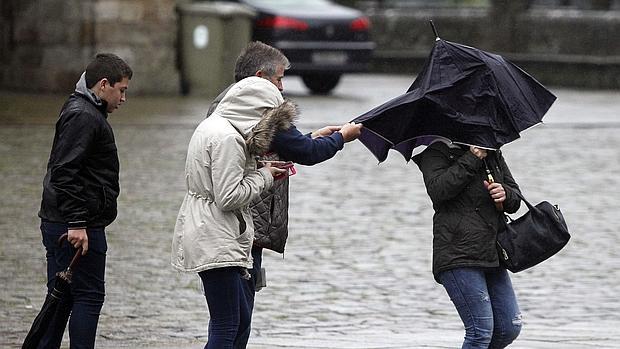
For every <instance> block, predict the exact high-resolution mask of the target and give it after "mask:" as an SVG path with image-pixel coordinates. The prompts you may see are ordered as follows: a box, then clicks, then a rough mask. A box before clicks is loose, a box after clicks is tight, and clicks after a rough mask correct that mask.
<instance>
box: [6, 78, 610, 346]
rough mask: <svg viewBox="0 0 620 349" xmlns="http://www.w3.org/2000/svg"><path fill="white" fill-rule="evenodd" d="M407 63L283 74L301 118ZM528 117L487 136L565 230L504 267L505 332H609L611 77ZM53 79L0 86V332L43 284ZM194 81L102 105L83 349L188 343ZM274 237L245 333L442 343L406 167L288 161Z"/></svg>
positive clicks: (357, 154)
mask: <svg viewBox="0 0 620 349" xmlns="http://www.w3.org/2000/svg"><path fill="white" fill-rule="evenodd" d="M410 82H411V78H409V77H399V76H389V75H359V76H345V77H344V79H343V81H342V84H341V86H339V87H338V88H337V90H336V91H335V94H334V95H332V96H323V97H313V96H309V95H308V94H307V91H306V90H305V88H304V87H303V86H302V85H301V83H300V81H299V80H298V79H297V78H287V79H285V88H286V89H287V90H288V92H289V96H290V97H291V98H293V99H294V100H295V101H297V102H298V103H299V105H300V107H301V110H302V117H301V120H300V121H299V123H298V125H299V127H300V129H302V130H304V131H311V130H313V129H316V128H318V127H321V126H324V125H326V124H341V123H343V122H346V121H348V120H350V119H353V118H354V117H355V116H357V115H359V114H361V113H362V112H365V111H366V110H369V109H370V108H372V107H374V106H375V105H378V104H380V103H382V102H384V101H386V100H388V99H389V98H391V97H393V96H396V95H398V94H399V93H401V92H402V91H404V90H406V88H407V87H408V86H409V84H410ZM553 90H554V92H555V93H556V94H557V95H558V97H559V100H558V101H557V102H556V104H555V105H554V106H553V107H552V109H551V110H550V112H549V114H548V116H547V117H546V118H545V121H546V123H545V124H544V125H541V126H538V127H535V128H533V129H531V130H529V131H527V132H526V133H525V134H524V135H523V138H522V139H521V140H518V141H516V142H513V143H511V144H509V145H507V146H505V147H504V154H505V156H506V158H507V160H508V162H509V164H510V166H511V169H512V171H513V175H514V177H515V178H516V179H517V181H518V182H519V184H520V185H521V186H522V188H523V191H524V194H525V195H526V197H528V198H529V199H530V200H531V201H533V202H538V201H540V200H549V201H551V202H554V203H558V204H560V206H561V208H562V210H563V212H564V215H565V217H566V219H567V221H568V223H569V227H570V230H571V233H572V236H573V237H572V240H571V241H570V243H569V245H568V246H567V247H566V248H565V249H564V250H563V251H561V252H560V253H559V254H558V255H556V256H555V257H553V258H551V259H550V260H548V261H547V262H545V263H543V264H542V265H540V266H538V267H536V268H533V269H531V270H528V271H525V272H523V273H520V274H515V275H513V283H514V287H515V289H516V292H517V296H518V298H519V302H520V306H521V309H522V312H523V315H524V328H523V331H522V333H521V336H520V337H519V338H518V339H517V341H516V342H515V343H514V344H513V345H512V346H511V348H516V349H545V348H567V349H582V348H586V349H587V348H620V301H618V294H619V293H620V281H619V280H620V249H619V248H618V246H619V245H620V237H619V234H618V233H617V220H616V219H615V218H612V217H615V215H616V214H617V213H616V212H617V211H618V206H619V205H618V204H619V203H620V189H619V188H620V177H619V176H618V173H620V161H619V160H620V136H619V135H618V131H619V130H620V119H618V118H619V117H620V116H619V114H620V93H618V92H601V91H599V92H585V91H575V90H566V89H553ZM63 100H64V96H38V95H36V96H35V95H20V94H9V93H6V92H5V93H1V94H0V200H2V202H1V205H0V268H1V273H0V348H16V347H18V346H19V344H20V341H21V340H23V338H24V336H25V333H26V332H27V329H28V327H29V325H30V322H31V321H32V319H33V318H34V316H35V315H36V313H37V311H38V309H39V307H40V306H41V303H42V300H43V297H44V293H45V290H44V286H43V285H44V280H45V262H44V253H43V248H42V245H41V242H40V241H41V240H40V233H39V232H38V220H37V218H36V212H37V209H38V205H39V200H40V195H41V181H42V178H43V174H44V171H45V165H46V160H47V156H48V154H49V148H50V144H51V141H52V137H53V125H54V122H55V118H56V113H57V111H58V110H59V108H60V106H61V104H62V102H63ZM208 102H209V101H207V100H203V99H199V98H152V97H133V96H131V95H130V96H129V102H128V103H127V105H125V106H123V108H121V109H120V110H118V111H117V112H115V113H114V114H112V115H111V117H110V118H111V122H112V124H113V126H114V128H115V132H116V138H117V142H118V147H119V149H120V156H121V170H122V174H121V185H122V193H121V198H120V202H119V206H120V209H121V210H120V214H119V217H118V219H117V221H116V222H115V223H113V224H112V225H111V226H110V227H109V228H108V244H109V251H108V261H109V262H108V269H107V299H106V304H105V306H104V308H103V313H102V316H101V318H100V325H99V332H98V339H97V343H98V348H160V349H163V348H201V347H202V345H204V342H205V340H206V334H207V331H206V329H207V323H208V314H207V310H206V302H205V300H204V297H203V296H202V294H201V291H200V283H199V279H198V278H197V277H195V276H192V275H182V274H178V273H176V272H175V271H173V270H172V268H171V267H170V265H169V253H170V241H171V236H172V229H173V226H174V221H175V217H176V214H177V210H178V207H179V205H180V203H181V199H182V196H183V164H184V159H185V151H186V147H187V143H188V140H189V137H190V136H191V134H192V132H193V129H194V127H195V126H196V125H197V124H198V123H199V122H200V121H201V119H202V117H203V114H204V111H205V110H206V107H207V105H208ZM290 205H291V207H290V231H291V236H290V239H289V243H288V246H287V251H286V253H285V254H284V256H282V255H279V254H276V253H269V252H267V253H266V255H265V258H264V264H265V267H266V268H267V279H268V287H267V288H265V289H264V290H262V291H261V292H260V293H258V295H257V304H256V311H255V315H254V321H253V333H252V337H251V339H250V345H249V348H250V349H267V348H270V349H271V348H303V349H319V348H320V349H327V348H330V349H353V348H355V349H379V348H381V349H384V348H395V349H396V348H457V347H459V346H460V342H461V340H462V335H463V329H462V325H461V322H460V320H459V319H458V317H457V315H456V311H455V310H454V309H453V306H452V304H451V303H450V301H449V299H448V297H447V295H446V294H445V292H444V290H443V288H442V287H441V286H440V285H438V284H436V283H435V282H434V281H433V278H432V276H431V271H430V256H431V217H432V208H431V205H430V200H429V199H428V197H427V195H426V193H425V190H424V185H423V183H422V178H421V174H420V172H419V170H418V169H417V167H416V166H415V164H413V163H409V164H408V163H406V162H405V161H404V159H403V158H402V157H401V156H400V154H398V153H396V152H394V153H392V154H390V156H389V158H388V160H387V161H386V162H385V163H383V164H381V165H377V161H376V160H375V159H374V157H373V156H372V155H371V154H370V152H368V151H367V150H366V149H365V148H364V147H363V146H362V145H361V143H359V142H354V143H350V144H347V145H346V147H345V150H344V151H343V152H340V153H339V154H338V155H337V156H336V157H335V158H334V159H332V160H329V161H327V162H325V163H323V164H319V165H316V166H314V167H304V166H298V174H297V175H295V176H294V177H292V178H291V203H290Z"/></svg>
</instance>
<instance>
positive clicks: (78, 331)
mask: <svg viewBox="0 0 620 349" xmlns="http://www.w3.org/2000/svg"><path fill="white" fill-rule="evenodd" d="M66 232H67V226H66V225H65V224H62V223H51V222H41V234H42V237H43V245H44V246H45V249H46V258H47V289H48V293H49V292H51V291H52V289H53V287H54V283H55V279H56V273H57V272H60V271H63V270H65V269H66V268H67V267H68V266H69V262H70V261H71V258H72V257H73V255H74V254H75V249H74V248H73V247H72V246H71V244H69V243H68V242H66V241H65V242H63V243H62V245H59V244H58V238H60V236H61V235H62V234H64V233H66ZM86 233H87V235H88V253H86V255H84V256H81V257H80V260H79V261H78V262H77V265H76V266H75V267H74V269H73V278H72V282H71V288H70V292H69V293H68V294H65V295H64V297H63V299H62V301H61V302H60V303H59V305H58V310H57V312H56V316H55V317H54V319H53V320H52V322H51V324H50V326H49V328H48V330H47V332H45V335H44V336H43V338H42V339H41V343H40V344H39V348H41V349H43V348H45V349H49V348H60V344H61V342H62V337H63V334H64V332H65V328H66V327H67V321H68V322H69V339H70V342H71V344H70V345H71V349H91V348H94V347H95V337H96V335H97V323H98V322H99V314H100V312H101V307H102V306H103V301H104V298H105V281H104V278H105V262H106V252H107V250H108V245H107V242H106V237H105V229H104V228H88V229H87V230H86Z"/></svg>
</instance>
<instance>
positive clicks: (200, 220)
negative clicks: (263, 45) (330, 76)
mask: <svg viewBox="0 0 620 349" xmlns="http://www.w3.org/2000/svg"><path fill="white" fill-rule="evenodd" d="M294 115H295V106H294V105H293V104H292V103H290V102H285V101H284V100H283V98H282V95H281V94H280V91H278V89H277V88H276V87H275V86H274V85H273V84H272V83H271V82H269V81H268V80H266V79H262V78H259V77H249V78H246V79H243V80H241V81H239V82H238V83H236V84H235V85H234V86H233V87H232V88H231V89H230V90H229V91H228V93H226V95H225V96H224V98H223V99H222V101H221V102H220V104H219V105H218V107H217V109H216V110H215V112H214V113H213V115H212V116H211V117H209V118H207V119H205V120H204V121H202V122H201V123H200V125H198V127H197V128H196V130H195V132H194V134H193V136H192V138H191V140H190V143H189V147H188V151H187V159H186V163H185V180H186V188H187V193H186V194H185V198H184V199H183V203H182V204H181V208H180V210H179V214H178V217H177V221H176V225H175V229H174V236H173V241H172V260H171V262H172V265H173V266H174V267H175V268H176V269H178V270H181V271H186V272H200V271H203V270H208V269H214V268H222V267H233V266H238V267H245V268H251V267H252V256H251V248H252V241H253V239H254V225H253V223H252V216H251V215H250V211H249V208H248V206H249V204H250V202H251V201H252V200H254V199H256V198H257V197H258V196H259V195H260V193H261V192H262V191H263V190H266V189H269V188H270V187H271V186H272V185H273V178H272V176H271V174H270V172H269V170H268V169H266V168H261V169H257V165H256V161H255V156H256V155H260V154H263V153H265V152H266V151H267V150H268V149H269V145H270V144H271V140H272V138H273V135H274V134H275V132H276V131H278V130H286V129H288V128H289V127H290V124H291V121H292V118H293V117H294Z"/></svg>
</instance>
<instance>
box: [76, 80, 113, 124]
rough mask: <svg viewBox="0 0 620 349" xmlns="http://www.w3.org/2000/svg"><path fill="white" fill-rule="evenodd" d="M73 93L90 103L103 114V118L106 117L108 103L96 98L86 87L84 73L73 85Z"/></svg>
mask: <svg viewBox="0 0 620 349" xmlns="http://www.w3.org/2000/svg"><path fill="white" fill-rule="evenodd" d="M75 93H76V94H77V95H79V96H81V97H82V98H84V99H86V100H87V101H89V102H90V103H92V104H93V105H94V106H95V107H96V108H97V109H99V111H101V112H102V113H103V116H104V117H105V118H107V117H108V112H107V107H108V103H107V102H106V101H104V100H103V99H101V98H99V97H97V95H96V94H95V92H93V90H91V89H89V88H88V87H86V72H83V73H82V76H80V79H79V80H78V82H77V83H76V84H75Z"/></svg>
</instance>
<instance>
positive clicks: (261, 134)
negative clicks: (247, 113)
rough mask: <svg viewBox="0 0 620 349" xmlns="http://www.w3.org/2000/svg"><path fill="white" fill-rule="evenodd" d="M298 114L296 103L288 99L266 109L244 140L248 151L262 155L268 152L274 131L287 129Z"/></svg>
mask: <svg viewBox="0 0 620 349" xmlns="http://www.w3.org/2000/svg"><path fill="white" fill-rule="evenodd" d="M298 114H299V110H298V107H297V105H296V104H295V103H293V102H292V101H291V100H288V99H287V100H285V101H284V102H283V103H282V104H280V105H279V106H277V107H275V108H271V109H267V110H266V111H265V112H264V113H263V116H262V117H261V120H260V121H259V122H258V123H257V124H256V126H255V127H254V128H253V129H252V131H251V132H250V134H249V135H248V138H247V139H246V141H245V143H246V145H247V146H248V149H249V151H250V153H251V154H252V155H262V154H264V153H266V152H268V151H269V148H270V146H271V141H272V140H273V137H274V136H275V134H276V132H278V131H285V130H288V129H289V128H290V127H291V125H292V124H293V122H294V121H295V120H296V119H297V116H298Z"/></svg>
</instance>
